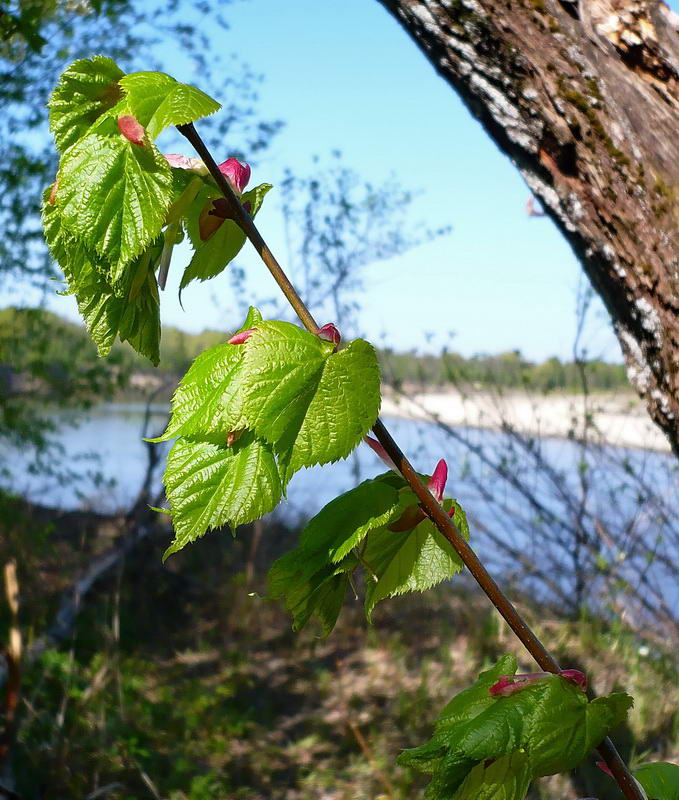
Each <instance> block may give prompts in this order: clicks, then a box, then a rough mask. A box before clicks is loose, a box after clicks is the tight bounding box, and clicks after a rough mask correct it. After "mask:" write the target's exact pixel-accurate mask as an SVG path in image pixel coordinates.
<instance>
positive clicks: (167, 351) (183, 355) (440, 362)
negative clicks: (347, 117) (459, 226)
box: [0, 308, 631, 400]
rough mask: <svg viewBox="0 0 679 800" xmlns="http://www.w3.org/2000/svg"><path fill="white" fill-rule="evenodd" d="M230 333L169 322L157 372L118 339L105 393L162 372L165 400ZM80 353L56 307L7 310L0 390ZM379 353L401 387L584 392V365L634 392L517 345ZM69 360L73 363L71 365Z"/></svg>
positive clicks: (89, 357)
mask: <svg viewBox="0 0 679 800" xmlns="http://www.w3.org/2000/svg"><path fill="white" fill-rule="evenodd" d="M37 322H40V323H41V325H42V326H43V328H44V330H45V331H46V334H45V335H44V336H43V337H39V338H36V337H33V336H31V335H30V331H31V329H32V327H34V326H35V325H36V323H37ZM230 335H231V332H224V331H212V330H206V331H203V332H202V333H197V334H193V333H187V332H185V331H182V330H180V329H179V328H175V327H171V326H166V327H164V328H163V336H162V339H161V345H160V366H159V369H158V370H154V369H151V368H150V365H149V364H148V361H146V360H145V359H143V358H142V357H141V356H139V355H137V354H136V353H135V352H134V351H133V350H132V349H131V348H130V347H129V346H128V345H126V344H121V343H120V342H118V343H117V344H116V345H115V346H114V348H113V354H112V357H113V360H112V362H111V366H110V370H111V372H112V373H113V374H116V375H118V376H119V378H120V380H119V388H118V392H117V395H116V396H114V397H107V398H106V399H107V400H111V399H120V398H123V397H124V396H127V397H129V396H130V393H134V392H135V391H136V392H137V394H138V393H139V389H138V388H137V390H135V389H134V385H135V382H132V385H131V384H130V380H129V379H130V378H131V376H133V375H135V374H136V375H138V376H139V375H149V376H151V375H155V376H157V379H156V382H155V383H152V384H151V385H152V386H153V387H154V388H156V387H157V386H158V385H159V384H160V382H161V378H160V376H163V380H162V383H163V386H164V391H163V392H162V393H159V397H158V399H162V398H163V397H165V396H167V394H168V392H169V391H171V389H172V388H173V380H172V379H174V378H176V379H179V377H180V376H181V375H183V374H184V373H185V372H186V370H187V369H188V367H189V366H190V364H191V362H192V361H193V359H194V358H195V357H196V356H197V355H198V354H199V353H201V352H203V350H205V349H207V348H209V347H213V346H214V345H216V344H219V343H221V342H224V341H225V340H226V339H227V338H228V337H229V336H230ZM65 345H67V346H65ZM74 353H78V358H79V359H80V360H82V362H83V363H92V364H96V363H97V358H96V348H95V346H94V345H93V344H92V342H91V341H90V339H89V338H88V336H87V333H86V331H85V328H84V327H82V326H81V325H79V324H76V323H73V322H70V321H67V320H65V319H63V318H61V317H59V316H58V315H56V314H53V313H51V312H49V311H43V310H35V309H15V308H6V309H3V310H2V311H0V376H3V375H4V379H3V380H2V383H0V394H2V393H7V394H11V393H12V391H21V389H20V387H21V385H22V375H24V376H25V375H29V374H30V375H31V376H32V379H31V380H32V381H33V382H34V383H35V381H36V374H37V373H39V372H40V371H38V370H36V365H37V364H41V365H42V367H41V372H42V373H43V374H44V375H45V376H47V375H49V376H51V377H52V378H54V377H58V375H59V373H60V371H61V372H62V373H63V375H64V379H65V380H72V379H73V375H72V373H71V364H72V363H73V354H74ZM378 353H379V358H380V363H381V367H382V373H383V375H384V377H385V379H386V381H387V382H388V384H389V385H391V386H392V387H394V388H395V389H397V390H398V389H401V388H403V387H404V386H405V385H408V384H414V383H417V384H419V385H421V386H423V387H425V388H428V387H445V386H446V385H450V386H453V385H455V384H465V385H466V386H467V387H469V386H472V387H474V388H486V387H492V388H495V389H497V388H500V389H522V390H528V391H533V392H537V393H543V394H544V393H548V392H555V391H560V392H568V393H579V392H582V391H583V368H585V369H586V375H587V389H588V390H589V391H630V392H631V387H630V385H629V381H628V379H627V374H626V370H625V367H624V366H623V365H622V364H610V363H607V362H605V361H601V360H600V359H591V360H584V361H577V362H575V361H562V360H561V359H559V358H556V357H552V358H548V359H546V360H545V361H543V362H541V363H536V362H534V361H530V360H529V359H526V358H524V357H523V356H522V355H521V353H520V352H519V351H516V350H512V351H509V352H506V353H498V354H494V355H487V354H479V355H474V356H472V357H470V358H465V357H464V356H462V355H460V354H459V353H455V352H452V351H448V350H443V352H442V353H441V354H440V355H422V354H418V353H417V352H409V353H398V352H394V351H393V350H391V349H378ZM65 362H68V368H67V364H66V363H65ZM107 363H108V362H101V361H99V365H102V364H103V365H104V367H105V365H106V364H107ZM60 365H61V366H60ZM143 385H144V382H143V381H137V382H136V386H137V387H140V386H143ZM12 387H14V389H12ZM33 388H37V387H35V386H34V387H33Z"/></svg>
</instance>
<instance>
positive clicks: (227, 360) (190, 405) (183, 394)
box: [149, 307, 262, 442]
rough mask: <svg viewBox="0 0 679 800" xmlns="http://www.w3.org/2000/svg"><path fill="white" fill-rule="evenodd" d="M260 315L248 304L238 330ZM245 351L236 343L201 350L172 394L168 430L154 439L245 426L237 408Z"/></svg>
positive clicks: (223, 431) (201, 435)
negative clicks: (248, 307)
mask: <svg viewBox="0 0 679 800" xmlns="http://www.w3.org/2000/svg"><path fill="white" fill-rule="evenodd" d="M261 321H262V315H261V314H260V313H259V311H257V309H256V308H254V307H251V308H250V311H249V312H248V315H247V318H246V319H245V322H244V323H243V326H242V327H241V328H239V330H240V331H244V330H248V329H249V328H252V327H254V326H255V325H258V324H259V323H260V322H261ZM244 355H245V351H244V349H243V347H240V346H238V345H233V344H229V343H228V342H225V343H224V344H218V345H216V346H215V347H210V348H209V349H208V350H205V351H204V352H202V353H201V354H200V355H199V356H198V357H197V358H196V359H195V361H194V362H193V364H191V366H190V367H189V369H188V371H187V373H186V375H184V377H183V378H182V379H181V381H180V382H179V386H178V387H177V389H176V390H175V393H174V395H173V397H172V414H171V416H170V421H169V422H168V425H167V429H166V430H165V432H164V433H163V435H162V436H159V437H158V438H157V439H150V440H149V441H153V442H164V441H167V440H168V439H173V438H175V437H176V436H189V435H191V436H196V437H198V438H205V437H207V436H209V435H211V434H221V435H222V437H223V438H224V440H225V438H226V435H227V434H228V433H229V431H232V430H237V429H239V428H243V427H245V424H244V422H243V420H242V413H241V410H240V402H239V401H240V392H239V391H238V387H239V373H240V370H241V367H242V362H243V356H244Z"/></svg>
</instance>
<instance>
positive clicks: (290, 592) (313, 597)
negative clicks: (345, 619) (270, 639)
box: [269, 556, 357, 636]
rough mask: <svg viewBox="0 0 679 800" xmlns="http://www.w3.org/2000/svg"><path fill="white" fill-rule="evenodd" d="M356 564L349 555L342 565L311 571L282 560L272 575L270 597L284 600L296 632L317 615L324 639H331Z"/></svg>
mask: <svg viewBox="0 0 679 800" xmlns="http://www.w3.org/2000/svg"><path fill="white" fill-rule="evenodd" d="M356 564H357V561H356V558H355V557H353V556H347V557H346V558H345V559H344V560H343V561H342V562H341V563H340V564H327V565H326V566H325V567H322V568H321V569H319V570H316V571H315V572H308V571H307V570H299V568H298V567H299V562H297V561H295V560H292V559H287V560H286V559H285V557H283V559H279V560H278V561H277V562H276V563H275V564H274V566H273V567H272V569H271V572H270V573H269V597H272V598H274V599H275V598H278V597H284V598H285V606H286V608H287V609H288V611H289V612H290V614H291V616H292V627H293V630H296V631H299V630H301V629H302V628H303V627H304V626H305V625H306V624H307V622H308V621H309V620H310V619H311V617H312V616H315V617H316V618H317V619H318V621H319V622H320V625H321V631H322V634H323V636H328V635H329V634H330V632H331V631H332V629H333V628H334V627H335V623H336V622H337V617H338V616H339V613H340V611H341V610H342V603H343V602H344V596H345V595H346V591H347V587H348V586H349V574H350V573H351V572H352V570H353V569H354V568H355V567H356Z"/></svg>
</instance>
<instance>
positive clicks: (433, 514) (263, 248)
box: [177, 124, 643, 800]
mask: <svg viewBox="0 0 679 800" xmlns="http://www.w3.org/2000/svg"><path fill="white" fill-rule="evenodd" d="M177 128H178V130H179V132H180V133H181V134H183V135H184V136H185V137H186V138H187V139H188V141H189V142H190V143H191V144H192V145H193V147H194V148H195V150H196V152H197V153H198V155H199V156H200V157H201V158H202V160H203V162H204V163H205V165H206V167H207V168H208V170H209V172H210V174H211V175H212V177H213V178H214V180H215V181H216V183H217V185H218V186H219V188H220V189H221V190H222V193H223V194H224V197H225V198H226V200H227V202H228V204H229V206H230V210H231V212H232V213H233V218H234V220H235V221H236V222H237V224H238V225H240V227H241V228H242V229H243V231H244V232H245V234H246V235H247V237H248V239H250V241H251V242H252V244H253V245H254V247H255V249H256V250H257V252H258V253H259V254H260V256H261V258H262V260H263V261H264V263H265V264H266V266H267V268H268V269H269V271H270V272H271V274H272V275H273V277H274V279H275V280H276V282H277V283H278V285H279V287H280V289H281V291H282V292H283V294H284V295H285V297H286V298H287V300H288V301H289V302H290V305H291V306H292V307H293V308H294V310H295V311H296V312H297V315H298V316H299V318H300V319H301V321H302V323H303V324H304V326H305V327H306V328H307V330H309V331H311V332H312V333H316V331H317V330H318V325H317V324H316V322H315V320H314V318H313V316H312V315H311V313H310V311H309V310H308V309H307V307H306V305H305V304H304V303H303V301H302V300H301V298H300V297H299V295H298V294H297V292H296V291H295V289H294V287H293V286H292V284H291V283H290V281H289V280H288V278H287V276H286V275H285V273H284V272H283V269H282V268H281V266H280V264H279V263H278V261H276V259H275V258H274V256H273V253H272V252H271V250H269V248H268V246H267V245H266V243H265V241H264V239H263V238H262V236H261V234H260V233H259V231H258V230H257V228H256V227H255V224H254V222H253V220H252V218H251V217H250V215H249V214H248V213H247V211H246V210H245V209H244V208H243V206H242V205H241V203H240V202H239V200H238V198H237V197H236V195H235V193H234V191H233V189H232V188H231V185H230V184H229V182H228V180H227V179H226V178H225V177H224V176H223V175H222V173H221V172H220V171H219V167H218V166H217V163H216V162H215V160H214V158H213V157H212V155H211V153H210V151H209V150H208V149H207V147H206V145H205V143H204V142H203V140H202V139H201V138H200V136H199V134H198V132H197V131H196V129H195V127H194V126H193V124H189V125H178V126H177ZM373 432H374V434H375V436H376V437H377V439H378V441H379V442H380V443H381V444H382V446H383V447H384V449H385V450H386V451H387V453H388V454H389V456H390V458H391V459H392V461H393V462H394V463H395V464H396V465H397V466H398V468H399V471H400V472H401V474H402V475H403V477H404V479H405V480H406V482H407V483H408V485H409V486H410V488H411V489H412V490H413V492H414V493H415V494H416V495H417V497H418V498H419V500H420V502H421V504H422V507H423V509H424V511H425V513H426V514H427V516H428V517H429V518H430V519H431V521H432V522H433V523H434V525H436V527H437V528H438V529H439V531H440V532H441V533H442V534H443V535H444V536H445V537H446V539H447V540H448V541H449V542H450V543H451V544H452V546H453V547H454V548H455V551H456V552H457V554H458V555H459V556H460V558H461V559H462V561H463V562H464V564H465V566H466V567H467V569H468V570H469V571H470V572H471V574H472V575H473V576H474V578H475V580H476V582H477V583H478V584H479V586H480V587H481V588H482V589H483V591H484V592H485V593H486V595H487V596H488V598H489V599H490V601H491V603H493V605H494V606H495V608H497V610H498V611H499V612H500V614H501V615H502V617H503V618H504V619H505V621H506V622H507V624H508V625H509V626H510V628H511V629H512V630H513V631H514V633H515V634H516V636H517V637H518V638H519V640H520V641H521V642H522V644H523V645H524V646H525V647H526V649H527V650H528V652H529V653H530V654H531V655H532V656H533V658H534V659H535V660H536V661H537V663H538V664H539V665H540V667H542V669H544V670H546V671H548V672H553V673H557V672H559V669H560V667H559V664H558V662H557V661H556V659H555V658H554V657H553V656H552V655H551V654H550V653H549V652H548V650H547V649H546V648H545V646H544V645H543V644H542V642H541V641H540V639H539V638H538V637H537V636H536V634H535V633H534V632H533V631H532V630H531V628H530V627H529V625H528V624H527V623H526V621H525V620H524V619H523V617H522V616H521V614H520V613H519V612H518V610H517V609H516V608H515V607H514V605H513V604H512V602H511V601H510V600H509V598H508V597H507V596H506V595H505V594H504V593H503V592H502V590H501V589H500V587H499V586H498V585H497V583H496V582H495V580H494V579H493V578H492V577H491V575H490V573H489V572H488V570H487V569H486V568H485V567H484V566H483V564H482V563H481V561H480V560H479V558H478V556H477V555H476V553H475V552H474V551H473V550H472V548H471V547H470V546H469V544H468V543H467V542H466V541H465V539H464V538H463V537H462V536H461V535H460V533H459V531H458V530H457V528H456V527H455V525H454V524H453V522H452V521H451V519H450V517H449V516H448V514H447V513H446V512H445V511H444V510H443V507H442V506H441V505H440V504H439V503H438V502H437V501H436V500H435V499H434V496H433V495H432V494H431V492H430V491H429V490H428V489H427V487H426V486H425V485H424V484H423V483H422V481H421V480H420V477H419V475H418V473H417V472H416V471H415V469H414V468H413V466H412V464H411V463H410V462H409V461H408V459H407V458H406V456H405V455H404V453H403V452H402V450H401V449H400V447H399V446H398V445H397V444H396V442H395V441H394V440H393V439H392V437H391V435H390V434H389V431H387V429H386V428H385V427H384V424H383V423H382V421H381V420H379V419H378V420H377V422H376V423H375V425H374V427H373ZM599 753H600V754H601V756H602V758H603V759H604V761H605V762H606V764H607V765H608V767H609V768H610V770H611V772H612V773H613V776H614V778H615V780H616V781H617V782H618V785H619V786H620V789H621V790H622V793H623V795H624V796H625V797H626V798H628V800H643V797H642V795H641V794H640V792H639V789H638V787H637V784H636V782H635V780H634V778H633V777H632V775H631V774H630V773H629V771H628V769H627V767H626V766H625V764H624V762H623V760H622V759H621V758H620V755H619V754H618V752H617V750H616V749H615V746H614V745H613V743H612V742H611V741H610V739H605V740H604V741H603V742H602V743H601V745H600V746H599Z"/></svg>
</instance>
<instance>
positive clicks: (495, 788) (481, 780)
mask: <svg viewBox="0 0 679 800" xmlns="http://www.w3.org/2000/svg"><path fill="white" fill-rule="evenodd" d="M531 777H532V776H531V771H530V764H529V761H528V756H527V755H526V753H521V752H517V753H512V754H511V755H508V756H503V757H502V758H498V759H497V760H496V761H493V762H491V763H490V764H488V765H486V764H484V763H480V764H477V765H476V766H475V767H474V769H472V770H471V771H470V772H469V774H468V775H467V776H466V777H465V779H464V781H463V782H462V785H461V786H460V788H459V789H458V790H457V791H456V792H455V794H454V795H450V794H436V793H434V792H433V791H431V789H430V790H429V791H428V792H427V795H426V796H427V797H431V798H436V799H437V800H449V798H453V800H524V798H525V797H526V795H527V794H528V787H529V786H530V782H531Z"/></svg>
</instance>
